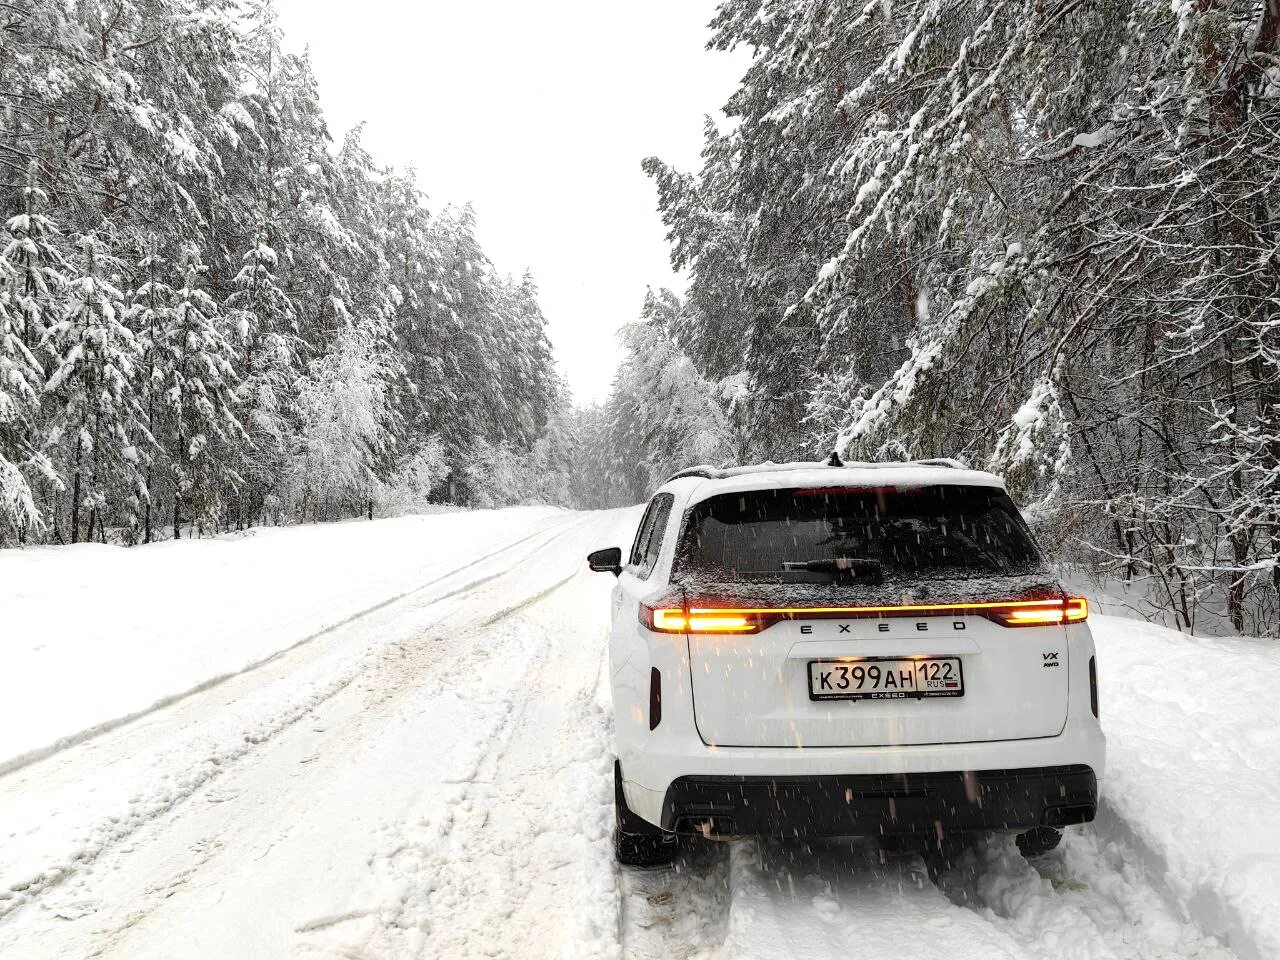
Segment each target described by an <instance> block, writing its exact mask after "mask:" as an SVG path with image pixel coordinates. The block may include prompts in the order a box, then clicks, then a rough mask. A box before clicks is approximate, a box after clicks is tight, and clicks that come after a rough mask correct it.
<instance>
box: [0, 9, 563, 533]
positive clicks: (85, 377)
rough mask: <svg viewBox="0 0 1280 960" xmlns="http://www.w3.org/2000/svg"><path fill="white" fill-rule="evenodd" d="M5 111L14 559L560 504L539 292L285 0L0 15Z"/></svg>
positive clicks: (8, 482)
mask: <svg viewBox="0 0 1280 960" xmlns="http://www.w3.org/2000/svg"><path fill="white" fill-rule="evenodd" d="M0 99H2V100H3V104H4V109H3V113H0V170H2V171H3V182H2V183H0V214H2V216H3V222H4V232H5V236H4V237H3V241H2V246H0V543H10V544H14V543H40V542H51V543H74V542H77V541H83V540H99V539H100V540H104V541H105V540H113V541H116V542H125V543H137V542H146V541H150V540H152V539H154V538H157V537H160V536H170V535H172V536H178V535H183V534H185V535H191V533H192V532H193V531H194V532H195V533H196V534H199V533H201V532H213V531H218V530H223V529H228V528H231V527H243V526H246V525H250V524H254V523H263V522H270V523H281V522H290V521H296V520H306V519H321V520H323V519H333V518H337V517H344V516H352V515H361V514H365V515H368V516H373V515H374V513H375V511H376V512H379V513H386V512H397V511H405V510H411V509H414V508H416V507H419V506H421V505H424V504H426V503H429V502H438V501H443V502H447V503H455V504H469V505H481V506H487V505H492V504H493V503H495V502H499V501H501V502H507V501H510V500H513V499H517V500H518V499H539V498H547V497H551V498H554V497H555V496H558V497H561V498H563V497H564V496H565V494H564V493H563V490H562V487H563V484H560V485H555V486H553V487H549V488H547V489H549V490H551V491H552V493H547V492H546V490H544V486H545V485H546V481H545V479H544V478H545V477H546V475H548V474H549V473H553V472H554V471H555V470H556V469H562V468H563V465H564V463H565V462H567V461H566V457H565V455H564V453H563V451H560V452H557V450H556V449H554V445H555V443H556V440H557V438H563V437H565V436H567V434H566V433H565V431H564V430H563V429H561V428H560V424H561V423H562V422H567V419H568V417H569V416H570V410H569V405H568V404H569V401H568V395H567V392H566V389H565V387H564V386H563V384H562V383H560V381H559V380H558V378H557V375H556V372H555V368H554V364H553V360H552V356H551V347H550V344H549V343H548V340H547V336H546V331H545V325H546V324H545V319H544V317H543V315H542V312H541V308H540V307H539V304H538V296H537V289H536V287H535V285H534V282H533V279H532V278H531V277H529V276H523V277H518V278H513V277H510V276H504V275H501V274H500V273H499V272H498V270H497V269H496V268H495V267H494V266H493V264H492V263H491V262H490V261H489V260H488V258H487V257H486V255H485V252H484V250H483V249H481V247H480V245H479V243H478V241H477V240H476V224H475V222H474V221H475V218H474V216H473V214H472V212H471V211H470V210H469V209H468V208H460V209H459V208H449V207H446V208H444V209H440V210H435V211H432V210H431V209H430V208H429V206H428V204H427V202H426V198H425V197H424V196H423V193H422V190H421V189H420V187H419V186H418V184H417V183H416V182H415V177H414V174H413V171H411V170H410V171H395V170H391V169H386V168H384V167H382V166H379V165H378V163H377V162H376V161H375V160H374V159H373V158H372V157H371V156H369V154H368V153H367V152H366V150H365V149H364V148H363V147H362V145H361V140H360V131H359V129H356V130H354V131H353V132H351V133H350V134H348V135H347V136H346V137H345V138H344V139H343V140H342V141H341V142H340V143H335V142H333V140H332V138H331V136H330V134H329V131H328V130H327V128H326V125H325V120H324V115H323V113H322V110H321V106H320V103H319V99H318V95H317V90H316V82H315V78H314V76H313V73H312V70H311V67H310V64H309V62H308V59H307V57H306V56H298V55H294V54H290V53H286V52H285V50H284V44H283V38H282V36H281V31H280V28H279V25H278V23H277V20H276V16H275V13H274V11H273V9H272V7H271V4H270V3H269V2H268V0H254V2H251V3H245V4H238V3H231V2H227V0H212V2H210V0H121V2H114V0H112V2H105V0H104V2H100V3H98V2H87V3H60V2H57V3H53V2H47V0H35V2H28V0H19V2H15V3H6V4H4V5H3V8H2V9H0ZM552 494H554V496H553V495H552Z"/></svg>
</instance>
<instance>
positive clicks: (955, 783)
mask: <svg viewBox="0 0 1280 960" xmlns="http://www.w3.org/2000/svg"><path fill="white" fill-rule="evenodd" d="M1097 807H1098V781H1097V777H1096V776H1095V774H1094V771H1093V769H1092V768H1091V767H1089V766H1087V765H1085V764H1074V765H1069V766H1060V767H1027V768H1021V769H1007V770H977V771H968V772H958V771H957V772H942V773H909V774H896V775H882V774H854V775H847V774H837V775H831V776H804V777H768V776H710V777H708V776H686V777H678V778H677V779H675V780H674V781H672V783H671V785H670V786H669V787H668V788H667V791H666V796H665V798H664V800H663V804H662V818H661V826H662V827H663V828H664V829H667V830H673V831H676V832H678V833H704V834H710V835H713V836H715V835H718V836H752V835H765V836H791V837H798V836H879V835H885V834H889V835H903V834H913V833H920V834H926V835H928V836H939V835H940V834H941V833H944V832H963V831H970V830H1026V829H1029V828H1031V827H1035V826H1050V827H1061V826H1067V825H1069V824H1074V823H1087V822H1089V821H1091V820H1093V818H1094V815H1095V814H1096V812H1097Z"/></svg>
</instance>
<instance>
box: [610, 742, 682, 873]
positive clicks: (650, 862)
mask: <svg viewBox="0 0 1280 960" xmlns="http://www.w3.org/2000/svg"><path fill="white" fill-rule="evenodd" d="M613 813H614V821H615V826H614V828H613V855H614V857H615V858H616V859H617V861H618V862H619V863H621V864H623V865H624V866H628V867H661V866H666V865H667V864H669V863H672V862H673V861H674V860H675V858H676V854H677V853H679V852H680V844H679V842H678V840H677V838H676V835H675V834H674V833H668V832H667V831H666V830H663V829H662V828H661V827H655V826H654V825H653V824H652V823H650V822H649V821H648V820H645V819H644V818H643V817H638V816H636V815H635V814H634V813H632V812H631V810H630V808H628V807H627V798H626V795H625V794H624V793H623V792H622V765H621V764H620V763H618V761H616V760H615V761H614V762H613Z"/></svg>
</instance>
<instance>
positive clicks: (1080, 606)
mask: <svg viewBox="0 0 1280 960" xmlns="http://www.w3.org/2000/svg"><path fill="white" fill-rule="evenodd" d="M986 615H987V617H989V618H990V619H992V620H994V621H996V622H997V623H1002V624H1004V625H1005V626H1006V627H1043V626H1046V625H1051V624H1055V623H1079V622H1080V621H1081V620H1086V619H1088V617H1089V601H1088V600H1086V599H1085V598H1084V597H1068V598H1066V599H1062V600H1027V601H1023V602H1021V603H1011V604H1009V605H1008V606H1004V607H996V608H993V609H991V610H989V611H987V614H986Z"/></svg>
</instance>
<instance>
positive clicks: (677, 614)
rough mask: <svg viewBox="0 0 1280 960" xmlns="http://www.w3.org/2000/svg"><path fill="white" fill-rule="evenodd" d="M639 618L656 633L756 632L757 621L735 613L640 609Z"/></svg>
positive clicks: (659, 608) (751, 617) (669, 608)
mask: <svg viewBox="0 0 1280 960" xmlns="http://www.w3.org/2000/svg"><path fill="white" fill-rule="evenodd" d="M640 618H641V620H643V621H644V625H645V626H647V627H648V628H649V629H650V630H656V631H658V632H659V633H755V632H756V631H757V630H759V629H761V627H760V622H759V618H757V617H753V616H748V615H746V614H743V613H741V612H739V611H737V610H683V609H680V608H679V607H648V606H644V605H643V604H642V605H641V607H640Z"/></svg>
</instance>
